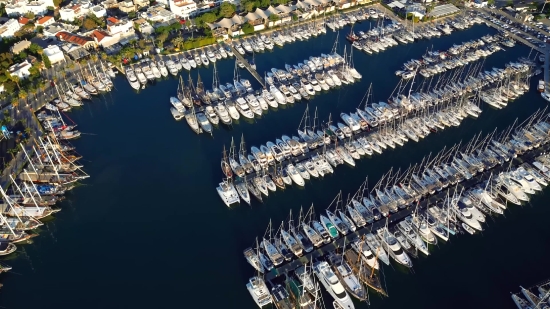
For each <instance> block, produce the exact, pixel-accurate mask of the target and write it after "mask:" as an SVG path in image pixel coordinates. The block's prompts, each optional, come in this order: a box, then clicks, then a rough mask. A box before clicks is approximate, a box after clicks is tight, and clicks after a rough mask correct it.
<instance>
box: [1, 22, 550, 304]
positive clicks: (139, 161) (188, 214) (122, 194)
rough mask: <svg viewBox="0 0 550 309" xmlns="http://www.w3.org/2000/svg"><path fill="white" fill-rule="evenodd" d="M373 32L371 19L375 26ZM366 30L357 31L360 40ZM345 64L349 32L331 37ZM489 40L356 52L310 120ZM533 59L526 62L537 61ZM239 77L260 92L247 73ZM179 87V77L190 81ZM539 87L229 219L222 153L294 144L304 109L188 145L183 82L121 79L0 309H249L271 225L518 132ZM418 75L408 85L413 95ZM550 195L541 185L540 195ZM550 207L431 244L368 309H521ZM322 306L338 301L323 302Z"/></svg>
mask: <svg viewBox="0 0 550 309" xmlns="http://www.w3.org/2000/svg"><path fill="white" fill-rule="evenodd" d="M372 26H374V23H373V25H372ZM370 27H371V25H370V24H369V23H368V22H363V23H361V24H357V25H356V26H355V27H354V30H355V31H360V30H363V31H365V30H368V29H369V28H370ZM340 31H341V33H340V36H339V38H340V41H339V44H338V45H339V46H338V49H339V52H340V53H342V52H343V47H344V46H347V48H348V51H349V48H351V47H350V45H349V43H347V42H346V41H345V39H344V38H345V34H347V32H348V31H349V28H344V29H342V30H340ZM488 33H492V34H494V33H495V31H494V30H493V29H490V28H488V27H486V26H474V27H472V28H470V29H468V30H464V31H460V32H456V33H453V34H452V35H450V36H442V37H441V38H436V39H433V40H430V41H427V40H422V41H420V42H416V43H414V44H409V45H405V46H397V47H394V48H391V49H389V50H386V51H385V52H383V53H380V54H377V55H367V54H365V53H363V52H358V51H357V50H355V51H354V53H353V62H354V64H355V67H356V69H357V70H358V71H359V72H360V73H361V74H362V75H363V78H362V80H361V81H360V82H358V83H355V84H353V85H347V86H342V87H341V88H340V89H338V90H331V91H329V92H328V93H324V94H318V95H316V96H315V98H313V99H312V100H310V102H309V109H310V111H312V115H311V116H313V111H314V110H315V108H317V110H318V114H319V120H320V121H326V120H327V119H328V117H329V114H332V119H333V120H337V121H339V115H340V113H341V112H351V111H354V110H355V108H356V107H357V106H358V105H359V104H360V102H361V100H362V98H363V97H364V95H365V92H366V91H367V89H368V87H369V85H370V83H372V84H373V96H374V100H375V102H378V101H386V100H387V98H388V97H389V96H390V94H391V93H392V91H393V90H394V88H395V86H396V85H397V83H398V78H397V77H396V76H395V74H394V72H395V71H396V70H398V69H400V67H401V66H402V64H403V63H404V62H405V61H408V60H410V59H411V58H415V59H419V58H420V57H421V55H422V54H423V53H425V52H426V50H428V49H433V50H446V49H448V48H449V47H451V46H452V45H453V44H454V43H457V44H458V43H462V42H465V41H467V40H471V39H479V38H480V37H481V36H483V35H485V34H488ZM335 39H336V34H335V33H334V32H332V31H330V30H328V31H327V34H326V35H323V36H320V37H317V38H313V39H310V40H309V41H305V42H295V43H292V44H287V45H285V46H284V47H283V48H278V47H276V48H275V49H274V51H272V52H266V53H262V54H257V55H256V56H255V62H256V64H257V67H258V72H259V73H260V74H263V72H264V71H270V69H271V68H272V67H277V68H284V64H285V63H287V64H296V63H298V62H301V61H303V60H304V59H307V58H308V57H309V56H319V55H320V54H321V53H329V52H330V51H331V49H332V48H333V45H334V42H335ZM529 52H530V51H529V48H527V47H525V46H521V45H519V44H518V45H516V46H515V47H513V48H507V50H506V51H499V52H497V53H495V54H493V55H492V56H490V57H488V58H487V59H486V60H485V63H484V66H485V68H487V69H491V68H492V67H499V68H502V67H504V64H505V63H506V62H508V61H512V60H516V59H517V58H518V57H521V56H527V55H528V54H529ZM531 56H534V54H532V55H531ZM216 65H217V70H218V72H219V78H220V82H222V83H226V82H232V80H233V70H234V60H222V61H218V63H217V64H216ZM197 72H200V74H201V78H202V79H203V81H204V84H205V86H206V87H208V88H209V87H210V81H211V80H212V65H210V67H209V68H201V69H200V70H198V71H197V70H195V71H192V72H191V76H192V77H193V79H195V78H196V75H197ZM241 76H242V77H244V78H248V79H250V80H251V81H252V82H253V85H255V86H256V87H258V84H257V83H255V82H254V81H253V78H252V77H251V76H250V74H249V73H248V72H246V71H243V70H241ZM183 77H184V79H185V81H186V82H187V78H188V76H187V73H183ZM537 81H538V77H534V78H533V79H532V80H531V85H532V88H531V90H530V92H528V93H526V94H525V95H523V96H522V97H520V98H519V99H517V100H515V101H513V102H510V103H509V104H508V107H506V108H505V109H502V110H494V109H491V108H490V107H489V106H488V105H486V104H483V103H482V105H481V106H482V109H483V113H482V114H481V116H480V117H479V118H478V119H472V118H468V119H465V120H464V121H463V123H462V124H461V125H460V126H459V127H456V128H450V129H446V130H444V131H441V132H438V133H435V134H431V135H429V136H428V137H426V138H425V139H423V140H421V141H420V142H418V143H414V142H412V141H411V142H409V143H407V144H406V145H405V146H404V147H397V148H396V149H394V150H391V149H388V150H386V151H385V152H384V153H383V154H382V155H373V157H372V158H368V159H362V160H361V161H359V162H358V163H357V164H356V166H355V167H354V168H352V167H349V166H339V167H338V168H336V169H335V173H334V174H333V175H330V176H326V177H324V178H323V179H313V180H312V181H309V182H307V183H306V186H305V188H303V189H299V188H297V187H296V186H294V187H292V188H287V189H286V190H284V191H280V190H278V191H277V192H275V193H273V192H272V193H271V194H270V196H269V198H267V199H264V203H263V204H260V203H258V202H257V201H255V200H253V202H252V206H251V207H249V206H248V205H246V204H244V203H243V204H241V205H240V206H239V205H235V206H233V207H232V208H231V209H228V208H227V207H226V206H225V205H224V204H223V203H222V202H221V200H220V199H219V197H218V195H217V193H216V191H215V187H216V186H217V185H218V183H219V182H220V181H221V179H222V172H221V169H220V159H221V152H222V146H223V145H225V146H226V147H229V145H230V142H231V138H235V143H237V145H238V143H239V141H240V137H241V135H244V137H245V140H246V144H247V147H251V146H254V145H256V146H259V145H260V144H264V143H265V142H267V141H269V140H271V141H274V140H275V139H276V138H279V137H280V136H281V135H283V134H289V135H291V134H295V130H296V129H297V127H298V125H299V123H300V120H301V118H302V115H303V113H304V110H305V109H306V103H304V102H301V103H296V104H294V105H288V104H287V105H286V106H280V107H279V109H278V110H270V111H269V112H268V113H267V114H265V115H263V116H262V117H261V118H259V119H255V120H254V121H250V122H248V121H245V120H244V119H243V118H241V120H240V121H239V123H234V124H233V126H232V127H231V128H227V127H224V126H222V125H220V127H219V128H217V129H215V130H214V132H213V136H209V135H206V134H202V135H199V136H197V135H196V134H195V133H193V132H192V131H191V130H190V128H189V127H188V125H187V124H186V123H185V121H180V122H176V121H174V119H173V118H172V116H171V115H170V111H169V108H170V103H169V97H170V96H174V95H175V94H176V89H177V85H178V80H177V79H175V78H169V79H164V80H162V81H157V82H156V84H154V85H150V86H149V87H147V88H146V89H144V90H141V91H140V93H136V92H134V91H133V90H132V89H131V87H130V85H129V84H128V82H127V81H126V79H125V78H124V77H123V76H118V77H117V78H116V80H115V87H116V89H115V90H114V91H112V92H111V93H108V94H106V95H105V96H103V97H99V98H95V99H94V101H93V102H91V103H88V104H86V105H85V106H84V107H83V108H82V109H80V110H75V111H74V112H72V113H71V114H70V115H69V117H70V119H72V120H73V121H74V122H76V123H77V124H78V129H79V130H80V131H81V132H83V136H82V137H81V138H80V139H79V140H76V141H74V143H73V144H74V145H75V146H76V149H77V151H78V152H79V153H80V154H81V155H83V156H84V159H83V160H82V163H83V164H84V165H85V170H86V172H87V173H88V174H90V175H91V177H90V178H89V179H87V180H86V181H85V182H84V183H83V185H82V186H80V187H78V188H76V189H74V190H73V191H71V192H70V194H69V195H68V196H67V199H66V200H65V201H63V203H61V207H62V208H63V211H62V212H60V213H58V214H56V215H55V218H54V219H52V220H50V221H49V222H48V223H47V224H45V226H43V227H41V231H40V235H39V236H38V237H36V238H34V239H33V242H34V243H33V244H29V245H24V246H23V245H22V246H20V248H21V249H20V251H19V252H18V254H17V255H14V256H13V257H10V258H9V259H8V260H6V261H5V262H6V263H7V264H9V265H11V266H13V272H11V273H7V274H4V275H3V276H2V283H3V284H4V287H3V288H2V291H1V293H0V306H2V307H3V308H81V309H87V308H242V309H253V308H257V306H256V304H255V303H254V301H253V300H252V298H251V297H250V295H249V293H248V291H247V290H246V288H245V283H246V282H247V280H248V278H249V277H251V276H252V275H254V270H253V268H252V267H251V266H250V265H249V264H248V263H247V262H246V261H245V259H244V257H243V254H242V251H243V249H245V248H247V247H249V246H252V245H253V244H254V241H255V237H256V236H258V237H261V236H263V234H264V231H265V229H266V227H267V225H268V223H269V221H270V219H271V220H272V222H273V226H274V227H275V229H276V228H277V227H278V226H279V225H280V224H281V222H282V221H283V220H287V219H288V215H289V212H290V210H292V211H293V216H294V218H296V217H297V215H298V212H299V210H300V207H302V206H303V207H304V208H306V209H307V208H309V207H310V205H311V204H312V203H313V204H314V206H315V209H316V212H317V213H320V212H324V209H325V208H326V207H328V206H329V203H330V201H332V200H333V198H334V197H335V196H336V194H337V193H338V192H339V191H340V190H342V193H343V196H344V199H345V197H347V195H348V194H350V193H351V194H353V193H354V192H355V191H356V190H357V189H358V188H359V186H360V185H361V183H362V182H363V181H364V180H365V177H366V176H368V177H369V184H370V185H371V188H372V186H374V184H375V183H376V182H377V181H378V179H379V178H380V177H381V176H382V175H383V174H384V173H386V172H387V171H389V169H390V168H392V167H393V169H394V171H395V170H397V169H399V168H401V169H402V170H404V169H406V168H407V167H408V166H409V165H410V164H414V163H417V162H420V161H421V160H422V158H423V157H424V156H426V155H428V154H429V153H430V152H432V153H433V154H435V153H436V152H437V151H439V150H441V149H442V148H443V147H444V146H445V145H447V146H452V145H453V144H455V143H457V142H459V141H461V140H463V141H468V140H470V139H471V138H472V137H473V136H474V135H475V134H477V133H479V132H480V131H483V132H485V133H489V132H491V131H493V130H494V129H495V127H498V128H499V129H501V130H503V129H504V128H505V127H506V126H508V125H510V124H511V123H513V122H514V120H515V119H516V118H518V121H519V122H521V121H523V120H524V119H525V118H526V117H528V116H529V115H531V114H532V113H533V112H534V111H535V110H537V109H539V108H544V107H545V106H546V104H545V103H544V101H543V100H542V98H540V95H539V94H538V92H537V91H536V84H537ZM421 82H422V79H421V78H418V79H417V80H416V81H415V86H414V87H416V86H418V85H420V84H421ZM547 191H548V189H547ZM549 204H550V195H549V194H548V193H547V192H544V191H543V193H541V194H539V195H537V196H535V197H533V198H532V201H531V202H530V203H529V204H527V205H525V206H510V207H509V210H507V211H506V212H505V217H504V216H500V217H497V218H495V219H494V220H492V219H489V220H488V223H487V224H486V230H485V231H484V232H483V233H482V234H478V235H475V236H470V235H460V236H458V237H452V238H451V240H450V241H449V242H448V243H443V242H440V244H439V246H438V247H436V248H433V249H432V254H431V255H430V256H429V257H428V258H426V257H422V256H421V257H420V258H419V259H415V260H414V261H413V263H414V267H413V271H412V272H411V271H408V270H403V269H401V268H399V267H395V266H394V267H393V268H392V267H385V268H384V270H383V275H382V277H383V279H384V282H385V286H386V288H387V291H388V295H389V297H388V298H381V297H379V296H378V295H377V294H375V293H374V292H372V291H370V295H371V303H372V308H404V307H412V308H515V307H514V304H513V302H512V300H511V298H510V296H509V295H510V294H509V292H510V291H516V290H517V287H518V285H520V284H521V285H524V286H529V285H530V284H535V283H537V282H539V281H541V280H543V279H546V278H548V277H550V269H549V268H548V267H547V266H546V264H547V257H548V256H549V255H550V247H549V245H548V244H550V225H549V224H547V221H548V218H549V217H550V208H549ZM324 301H325V304H326V306H327V309H329V308H332V304H331V303H332V299H331V298H330V296H329V295H324ZM356 307H357V308H367V306H366V304H361V303H358V302H356Z"/></svg>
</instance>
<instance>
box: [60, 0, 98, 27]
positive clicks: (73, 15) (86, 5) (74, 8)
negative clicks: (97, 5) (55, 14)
mask: <svg viewBox="0 0 550 309" xmlns="http://www.w3.org/2000/svg"><path fill="white" fill-rule="evenodd" d="M91 7H92V4H91V3H90V2H89V1H78V2H76V3H74V4H71V5H68V6H66V7H64V8H62V9H60V10H59V18H60V19H62V20H65V21H69V22H71V21H74V20H75V19H77V18H79V17H82V16H86V15H88V13H90V8H91Z"/></svg>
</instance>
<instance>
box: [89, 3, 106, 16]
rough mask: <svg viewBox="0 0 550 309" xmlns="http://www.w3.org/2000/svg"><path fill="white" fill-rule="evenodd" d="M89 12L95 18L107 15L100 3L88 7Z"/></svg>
mask: <svg viewBox="0 0 550 309" xmlns="http://www.w3.org/2000/svg"><path fill="white" fill-rule="evenodd" d="M90 12H91V13H92V14H94V15H95V16H96V17H97V18H102V17H105V16H107V10H105V8H104V7H102V6H101V5H95V6H92V7H91V8H90Z"/></svg>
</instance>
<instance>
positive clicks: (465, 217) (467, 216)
mask: <svg viewBox="0 0 550 309" xmlns="http://www.w3.org/2000/svg"><path fill="white" fill-rule="evenodd" d="M453 210H454V212H455V213H456V216H457V217H458V219H460V220H461V221H462V222H464V223H466V224H467V225H468V226H470V227H472V228H474V229H476V230H478V231H481V230H482V228H481V224H480V223H479V221H477V220H476V219H475V218H474V217H473V216H472V214H471V213H470V211H469V210H468V208H466V207H460V206H455V207H453Z"/></svg>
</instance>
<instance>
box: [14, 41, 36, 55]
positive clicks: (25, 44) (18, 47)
mask: <svg viewBox="0 0 550 309" xmlns="http://www.w3.org/2000/svg"><path fill="white" fill-rule="evenodd" d="M30 46H31V42H30V41H27V40H24V41H20V42H17V43H15V44H13V46H12V47H11V48H10V51H11V52H12V53H14V54H16V55H17V54H19V53H20V52H22V51H24V50H25V49H27V48H29V47H30Z"/></svg>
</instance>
